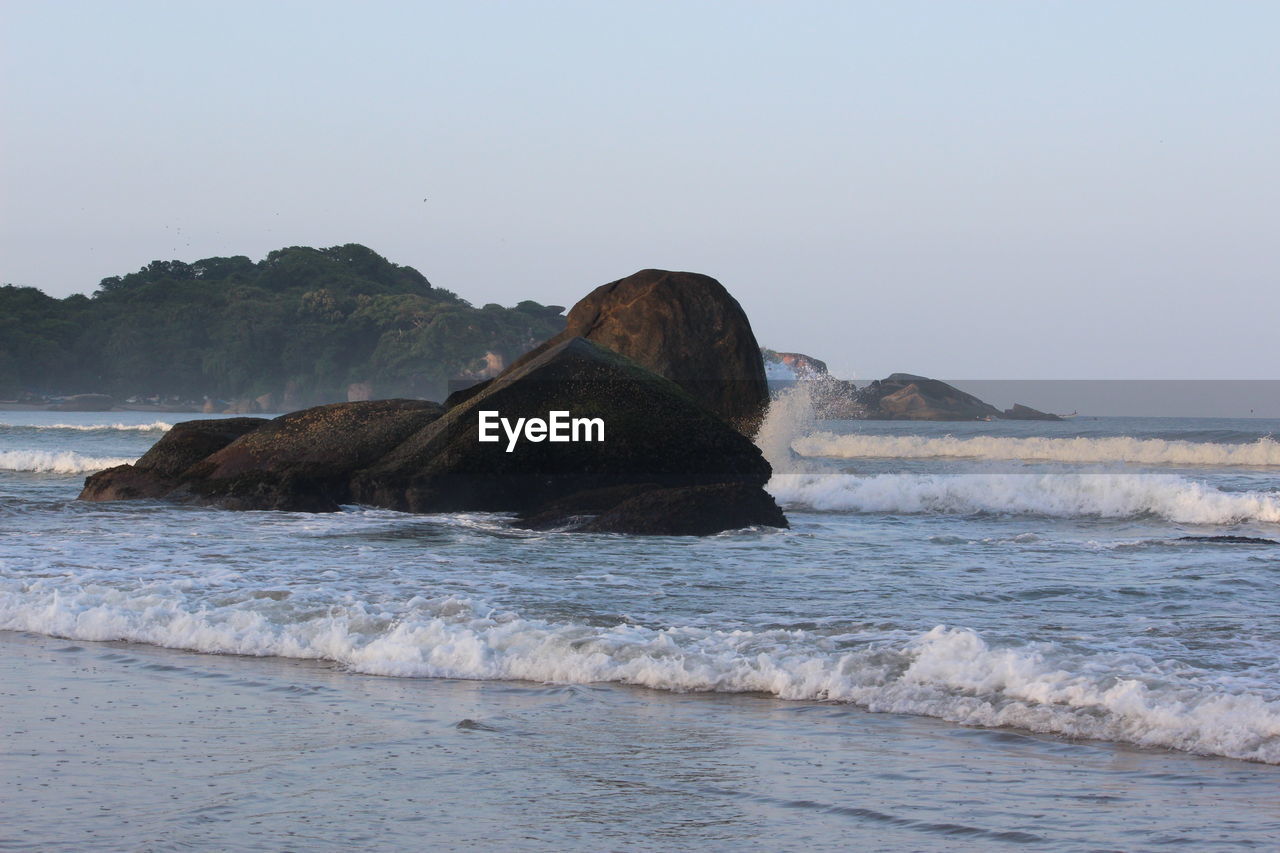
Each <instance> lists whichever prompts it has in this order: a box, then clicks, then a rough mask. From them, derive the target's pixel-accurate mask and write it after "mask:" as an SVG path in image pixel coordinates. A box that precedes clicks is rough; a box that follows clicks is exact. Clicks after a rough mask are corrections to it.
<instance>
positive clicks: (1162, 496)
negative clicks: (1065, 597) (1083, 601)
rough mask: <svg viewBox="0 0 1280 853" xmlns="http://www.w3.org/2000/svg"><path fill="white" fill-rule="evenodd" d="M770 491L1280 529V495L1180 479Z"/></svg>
mask: <svg viewBox="0 0 1280 853" xmlns="http://www.w3.org/2000/svg"><path fill="white" fill-rule="evenodd" d="M766 488H767V489H768V490H769V492H770V493H772V494H773V496H774V497H775V498H776V499H777V500H778V501H779V502H780V503H782V504H783V505H788V506H798V507H808V508H810V509H816V510H827V511H847V512H898V513H944V514H970V513H977V512H989V513H1008V514H1016V515H1046V516H1056V517H1060V518H1076V517H1099V518H1129V517H1136V516H1143V515H1154V516H1159V517H1161V518H1164V519H1167V520H1169V521H1173V522H1177V523H1182V524H1234V523H1240V522H1247V521H1261V522H1268V523H1273V524H1274V523H1280V492H1261V491H1255V492H1224V491H1222V490H1220V489H1215V488H1213V487H1212V486H1208V485H1205V484H1204V483H1199V482H1196V481H1194V480H1189V479H1187V478H1185V477H1180V476H1177V475H1174V474H877V475H874V476H866V477H864V476H856V475H851V474H775V475H774V477H773V479H772V480H770V481H769V484H768V486H767V487H766Z"/></svg>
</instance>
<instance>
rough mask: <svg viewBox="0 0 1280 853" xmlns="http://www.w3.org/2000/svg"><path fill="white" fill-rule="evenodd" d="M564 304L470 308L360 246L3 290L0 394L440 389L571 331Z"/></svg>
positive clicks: (163, 264) (231, 394) (157, 264)
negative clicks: (364, 385) (63, 289)
mask: <svg viewBox="0 0 1280 853" xmlns="http://www.w3.org/2000/svg"><path fill="white" fill-rule="evenodd" d="M563 310H564V309H563V308H562V307H560V306H543V305H539V304H538V303H536V302H530V301H526V302H521V303H520V304H519V305H517V306H516V307H515V308H504V307H502V306H500V305H485V306H484V307H483V308H476V307H473V306H472V305H471V304H470V303H468V302H467V301H466V300H464V299H462V298H460V297H458V296H457V295H456V294H454V293H451V292H450V291H448V290H444V289H441V288H437V287H432V286H431V284H430V283H429V282H428V281H427V279H426V277H425V276H423V275H422V274H421V273H420V272H418V271H417V270H415V269H413V268H412V267H407V266H400V265H398V264H394V263H392V262H390V261H388V260H387V259H386V258H384V257H382V256H381V255H378V254H377V253H376V252H373V251H372V250H370V249H368V248H366V247H364V246H361V245H357V244H354V243H352V244H347V245H345V246H334V247H332V248H328V249H312V248H307V247H301V246H295V247H290V248H285V249H279V250H277V251H274V252H271V253H270V254H268V255H267V257H266V258H265V259H263V260H261V261H259V262H257V263H254V262H253V261H251V260H250V259H249V258H247V257H243V256H234V257H227V258H206V259H204V260H200V261H196V262H194V263H191V264H187V263H183V262H181V261H153V262H152V263H150V264H148V265H147V266H146V267H144V268H143V269H141V270H139V271H138V272H135V273H130V274H128V275H124V276H113V277H111V278H106V279H103V280H102V282H101V284H100V286H99V289H98V290H97V291H96V292H95V293H94V294H93V295H92V297H87V296H83V295H79V294H77V295H73V296H69V297H67V298H66V299H54V298H52V297H50V296H47V295H45V294H44V293H42V292H41V291H39V290H37V289H35V288H33V287H16V286H13V285H6V286H4V287H0V397H13V396H16V395H19V394H25V393H35V394H72V393H83V392H92V391H98V392H105V393H109V394H113V395H116V396H121V395H148V396H149V395H157V394H158V395H162V396H181V397H184V398H188V399H199V398H201V397H202V396H206V395H208V396H211V397H221V398H225V399H231V398H237V397H253V396H257V395H259V394H264V393H273V394H278V395H284V394H289V395H292V396H294V397H295V398H297V399H299V400H305V401H319V400H345V399H346V389H347V385H348V384H349V383H352V382H369V383H372V385H373V387H374V388H375V389H376V393H377V396H380V397H385V396H396V395H410V396H439V395H440V394H441V393H442V391H443V389H444V387H445V385H446V383H447V381H448V380H449V379H452V378H455V377H466V376H476V375H479V374H480V373H481V372H482V371H483V370H484V369H485V367H486V355H487V354H488V353H494V354H497V355H498V356H500V357H501V358H502V359H503V360H505V361H510V360H511V359H512V358H514V357H516V356H518V355H520V354H521V353H523V352H525V351H526V350H528V349H529V348H531V347H532V346H534V345H535V344H537V343H539V342H540V341H542V340H544V339H545V338H547V337H550V336H551V335H553V334H555V333H556V332H558V331H560V329H562V328H563V327H564V317H562V316H561V314H562V312H563Z"/></svg>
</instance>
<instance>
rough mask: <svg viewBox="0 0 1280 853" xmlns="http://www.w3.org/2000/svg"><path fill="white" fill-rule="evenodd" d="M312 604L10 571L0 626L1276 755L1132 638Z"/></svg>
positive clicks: (1255, 719)
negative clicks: (1044, 639) (838, 629)
mask: <svg viewBox="0 0 1280 853" xmlns="http://www.w3.org/2000/svg"><path fill="white" fill-rule="evenodd" d="M315 605H316V602H315V601H311V600H308V597H307V596H304V595H300V596H298V597H297V600H294V599H292V598H291V597H290V596H289V593H287V592H280V593H277V594H272V595H265V596H264V595H261V594H257V595H255V594H254V592H252V591H250V590H241V591H239V592H238V593H235V594H232V593H229V592H227V591H225V590H224V592H223V594H221V595H219V596H218V597H217V598H203V597H201V596H199V595H197V594H195V593H192V592H190V591H188V589H186V588H184V587H183V586H182V585H181V584H180V583H160V584H151V585H147V586H144V587H142V588H140V589H136V590H132V591H125V590H120V589H115V588H109V587H104V586H94V585H87V586H82V587H73V588H69V589H59V588H58V587H56V586H54V585H52V584H51V583H49V582H47V581H34V582H30V583H19V582H14V581H9V582H6V583H5V585H4V586H3V587H0V628H5V629H10V630H24V631H36V632H39V633H44V634H50V635H54V636H59V637H68V638H73V639H78V640H91V641H108V640H128V641H133V642H142V643H149V644H154V645H159V646H166V647H170V648H180V649H189V650H194V651H201V652H213V653H232V654H244V655H258V656H280V657H289V658H314V659H325V660H332V661H337V662H339V663H341V664H343V665H345V666H347V667H348V668H350V669H352V670H354V671H358V672H362V673H369V674H376V675H386V676H407V677H444V678H467V679H498V680H530V681H540V682H560V683H590V682H618V683H624V684H634V685H640V686H644V687H650V688H655V689H660V690H670V691H722V692H760V693H767V694H771V695H773V696H777V697H779V698H782V699H792V700H804V701H839V702H846V703H851V704H854V705H857V706H860V707H863V708H866V709H868V710H871V711H883V712H893V713H907V714H919V715H926V716H931V717H938V718H941V719H944V720H949V721H952V722H956V723H962V724H968V725H981V726H1013V727H1017V728H1021V729H1027V730H1031V731H1037V732H1050V733H1054V734H1059V735H1066V736H1070V737H1086V738H1100V739H1106V740H1117V741H1126V742H1129V743H1133V744H1139V745H1143V746H1153V747H1168V748H1175V749H1182V750H1187V751H1190V752H1196V753H1205V754H1216V755H1222V756H1228V757H1232V758H1239V759H1245V760H1251V761H1260V762H1266V763H1272V764H1276V763H1280V699H1277V698H1276V697H1269V696H1265V695H1260V694H1258V693H1256V692H1251V690H1255V689H1256V685H1254V684H1253V683H1252V682H1235V681H1232V680H1231V679H1230V677H1229V676H1221V675H1214V674H1212V673H1209V672H1207V671H1205V670H1200V669H1197V668H1194V667H1190V666H1186V665H1182V664H1177V663H1174V662H1170V661H1160V662H1157V661H1154V660H1152V659H1150V658H1148V657H1144V656H1142V655H1140V654H1135V653H1132V652H1128V653H1121V652H1090V653H1088V654H1079V653H1070V652H1067V651H1064V650H1063V649H1061V648H1058V647H1055V646H1053V645H1051V644H1035V645H1029V646H1024V647H1017V648H996V647H992V646H991V645H989V644H988V643H987V641H985V640H984V639H983V638H982V637H981V636H980V635H978V634H977V633H975V632H973V631H971V630H967V629H960V628H953V627H947V626H938V627H935V628H934V629H933V630H931V631H928V632H926V633H923V634H916V635H909V634H906V633H900V634H899V635H896V636H890V637H886V636H885V635H882V634H881V635H865V636H864V635H843V636H837V637H831V636H822V635H819V634H815V633H812V632H808V631H802V630H794V631H792V630H771V631H769V630H760V631H747V630H735V631H718V630H707V629H701V628H663V629H655V628H646V627H641V626H635V625H616V626H614V627H597V626H590V625H582V624H575V623H556V622H550V621H546V620H541V619H529V618H524V617H522V616H520V615H518V614H515V613H510V612H505V613H504V612H495V611H492V610H489V609H487V608H484V607H480V606H477V605H476V604H474V603H472V602H471V601H470V600H468V599H465V598H457V597H445V598H435V599H426V598H420V597H419V598H414V599H412V600H410V601H408V602H405V603H403V604H398V605H378V604H373V603H368V602H362V601H359V600H350V599H348V600H347V601H345V602H343V603H341V604H337V603H333V602H330V603H329V604H328V605H327V606H324V607H317V606H315Z"/></svg>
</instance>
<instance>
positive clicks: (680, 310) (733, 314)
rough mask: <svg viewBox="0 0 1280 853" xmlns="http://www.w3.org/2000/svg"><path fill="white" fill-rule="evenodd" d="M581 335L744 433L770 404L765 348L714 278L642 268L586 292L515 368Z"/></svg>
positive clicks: (727, 293) (751, 432)
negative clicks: (661, 379) (564, 320)
mask: <svg viewBox="0 0 1280 853" xmlns="http://www.w3.org/2000/svg"><path fill="white" fill-rule="evenodd" d="M575 337H582V338H586V339H587V340H589V341H592V342H593V343H597V344H600V345H601V346H605V347H608V348H609V349H611V350H613V351H614V352H617V353H621V354H622V355H625V356H626V357H627V358H629V359H631V360H632V361H634V362H635V363H636V364H638V365H640V366H641V367H643V368H645V369H646V370H649V371H651V372H653V373H656V374H658V375H659V376H663V377H666V378H667V379H671V380H673V381H674V382H676V383H677V384H679V385H680V386H681V387H682V388H684V389H685V390H686V391H688V392H689V394H691V395H692V396H693V397H694V399H696V400H698V401H699V402H700V403H702V404H703V405H704V406H706V407H707V408H708V409H710V410H711V411H713V412H715V413H716V414H717V415H719V416H720V417H722V418H724V419H725V420H727V421H729V423H730V424H732V425H733V426H734V428H735V429H737V430H738V431H739V432H742V433H744V434H747V435H751V434H753V433H754V432H755V430H756V428H757V427H758V426H759V423H760V418H761V417H762V416H763V414H764V411H765V409H766V408H767V407H768V405H769V386H768V384H767V382H766V380H765V373H764V361H763V359H762V358H761V356H760V346H759V344H757V343H756V336H755V334H754V333H753V332H752V331H751V323H750V322H749V321H748V320H747V315H746V313H745V312H744V311H743V310H742V306H741V305H739V304H738V300H736V299H734V298H733V297H732V296H730V295H729V291H727V290H725V288H724V285H722V284H720V282H718V281H716V280H715V279H714V278H711V277H710V276H706V275H701V274H699V273H692V272H670V271H668V270H641V271H640V272H638V273H635V274H634V275H630V276H628V277H626V278H623V279H619V280H618V281H615V282H611V283H610V284H604V285H601V286H600V287H597V288H596V289H595V290H593V291H591V292H590V293H588V294H587V295H586V296H584V297H583V298H582V299H581V300H579V302H578V304H576V305H574V306H573V308H572V309H570V311H569V317H568V325H567V327H566V328H565V330H564V331H563V332H561V333H560V334H558V335H556V336H555V337H553V338H551V339H550V340H549V341H547V342H546V343H545V344H543V345H542V346H540V347H538V348H537V349H535V350H533V351H532V352H530V353H528V354H526V355H525V356H523V357H522V358H520V359H518V360H517V361H516V362H515V363H514V364H512V367H511V368H508V370H510V369H512V368H515V367H517V366H518V365H520V364H522V363H523V362H524V361H526V360H528V359H529V358H531V357H533V356H535V355H536V354H537V353H539V352H542V351H544V350H545V349H547V348H548V347H552V346H555V345H557V344H560V343H563V342H564V341H567V340H569V339H571V338H575Z"/></svg>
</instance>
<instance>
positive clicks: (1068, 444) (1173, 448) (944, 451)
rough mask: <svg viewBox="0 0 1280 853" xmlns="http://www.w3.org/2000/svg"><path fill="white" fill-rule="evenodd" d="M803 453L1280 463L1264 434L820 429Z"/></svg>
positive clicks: (801, 443)
mask: <svg viewBox="0 0 1280 853" xmlns="http://www.w3.org/2000/svg"><path fill="white" fill-rule="evenodd" d="M794 448H795V450H796V451H797V452H798V453H800V454H802V455H804V456H822V457H831V458H838V459H932V458H965V459H1009V460H1023V459H1025V460H1034V461H1049V462H1079V463H1097V462H1129V463H1135V464H1142V465H1212V466H1219V465H1243V466H1252V467H1266V466H1280V442H1277V441H1274V440H1272V439H1270V438H1260V439H1258V440H1257V441H1255V442H1253V443H1251V444H1214V443H1209V442H1199V441H1164V440H1161V439H1142V438H1130V437H1128V436H1119V437H1114V438H1044V437H1032V438H1007V437H998V436H977V437H973V438H956V437H954V436H949V435H948V436H943V437H935V438H930V437H927V436H920V435H861V434H848V435H839V434H836V433H833V432H819V433H814V434H812V435H805V436H803V437H799V438H797V439H795V441H794Z"/></svg>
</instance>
